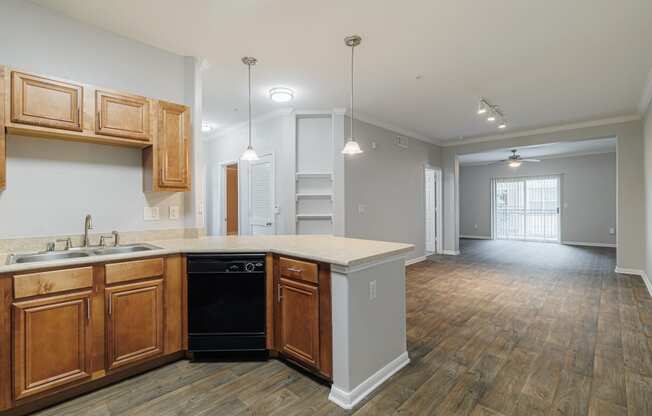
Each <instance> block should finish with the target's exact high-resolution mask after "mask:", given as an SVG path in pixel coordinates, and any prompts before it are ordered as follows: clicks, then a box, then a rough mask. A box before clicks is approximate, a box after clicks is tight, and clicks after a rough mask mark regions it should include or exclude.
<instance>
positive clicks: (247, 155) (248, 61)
mask: <svg viewBox="0 0 652 416" xmlns="http://www.w3.org/2000/svg"><path fill="white" fill-rule="evenodd" d="M256 62H258V61H257V60H256V58H252V57H251V56H245V57H244V58H242V63H243V64H245V65H247V67H248V69H249V145H248V146H247V148H246V149H245V151H244V153H242V156H240V159H241V160H247V161H254V160H258V155H257V154H256V151H255V150H254V148H253V147H252V146H251V67H252V66H254V65H256Z"/></svg>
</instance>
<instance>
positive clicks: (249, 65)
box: [247, 63, 251, 147]
mask: <svg viewBox="0 0 652 416" xmlns="http://www.w3.org/2000/svg"><path fill="white" fill-rule="evenodd" d="M247 66H248V67H249V147H251V63H249V64H247Z"/></svg>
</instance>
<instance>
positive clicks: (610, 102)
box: [35, 0, 652, 140]
mask: <svg viewBox="0 0 652 416" xmlns="http://www.w3.org/2000/svg"><path fill="white" fill-rule="evenodd" d="M35 2H36V3H39V4H41V5H45V6H47V7H50V8H53V9H57V10H59V11H62V12H63V13H66V14H68V15H71V16H73V17H75V18H77V19H80V20H83V21H86V22H89V23H91V24H94V25H97V26H100V27H103V28H106V29H108V30H111V31H113V32H116V33H119V34H121V35H124V36H127V37H130V38H133V39H137V40H140V41H142V42H145V43H148V44H151V45H154V46H157V47H160V48H163V49H166V50H169V51H172V52H175V53H177V54H181V55H188V56H197V57H201V58H205V59H206V60H207V61H208V63H209V65H210V68H209V69H208V71H207V73H206V79H205V83H204V85H205V87H206V89H205V104H204V108H205V112H206V118H207V119H210V120H212V121H214V122H217V123H219V124H220V125H221V127H226V126H229V125H232V124H234V123H237V122H241V121H243V120H245V119H246V97H247V93H246V67H245V66H244V65H243V64H242V63H241V62H240V58H241V57H242V56H244V55H252V56H255V57H257V58H258V59H259V64H258V65H257V66H256V67H255V72H254V82H255V88H256V91H255V94H256V95H255V98H256V101H255V113H256V114H258V115H262V114H264V113H268V112H270V111H273V110H275V109H278V108H281V106H282V105H280V104H276V103H273V102H272V101H270V100H269V99H268V98H267V97H266V91H267V90H268V89H269V88H270V87H272V86H288V87H291V88H293V89H295V90H296V99H295V100H294V102H293V103H292V105H293V106H294V107H296V108H301V109H330V108H334V107H346V106H347V103H348V98H347V94H348V69H349V67H348V65H349V59H350V58H349V57H350V52H349V50H348V49H347V48H346V47H345V46H344V44H343V38H344V37H345V36H346V35H349V34H352V33H357V34H360V35H362V37H363V42H362V45H361V46H360V47H359V48H358V49H357V50H356V53H357V59H358V61H357V63H358V83H357V92H358V94H359V95H358V100H357V101H358V105H359V107H360V112H361V113H362V114H363V115H366V116H367V117H368V118H371V119H376V120H382V121H383V122H385V123H387V124H391V125H393V126H396V127H400V128H403V129H405V130H409V131H412V132H415V133H417V134H416V135H417V136H418V137H419V138H427V139H433V140H437V139H439V140H445V139H451V138H459V137H460V136H461V137H475V136H484V135H491V134H495V133H497V131H496V128H495V127H494V126H493V125H489V124H487V123H486V122H485V121H483V120H481V119H480V118H479V117H478V116H476V115H475V110H476V105H477V101H478V98H479V97H481V96H482V97H486V98H488V99H489V100H491V101H492V102H494V103H496V104H499V105H500V106H501V108H502V110H503V111H504V112H505V114H506V116H507V117H508V119H509V121H510V126H509V131H517V130H527V129H532V128H537V127H544V126H550V125H558V124H566V123H573V122H580V121H587V120H595V119H601V118H606V117H616V116H624V115H632V114H635V113H636V112H637V110H638V107H639V103H640V102H641V97H642V95H643V92H644V89H645V87H646V84H647V82H648V74H649V73H650V69H651V68H652V48H651V47H650V39H652V1H650V0H620V1H614V0H573V1H568V0H548V1H538V2H534V1H523V0H499V1H477V0H448V1H443V0H404V1H384V2H379V1H378V0H356V1H351V0H346V1H345V0H332V1H328V2H323V1H308V0H284V1H274V0H237V1H226V0H221V1H220V0H186V1H178V0H157V1H155V0H140V1H134V0H112V1H105V0H36V1H35ZM418 75H419V76H420V79H417V76H418ZM236 108H237V109H239V111H234V109H236Z"/></svg>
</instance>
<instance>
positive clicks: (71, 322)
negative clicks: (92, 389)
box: [13, 291, 92, 400]
mask: <svg viewBox="0 0 652 416" xmlns="http://www.w3.org/2000/svg"><path fill="white" fill-rule="evenodd" d="M91 296H92V292H91V291H82V292H75V293H70V294H67V295H62V296H47V297H42V298H40V299H36V300H29V301H24V302H16V303H14V305H13V317H14V326H13V339H14V366H13V368H14V399H16V400H19V399H23V398H25V397H28V396H32V395H35V394H38V393H44V392H48V391H52V390H56V389H59V388H62V387H65V386H68V385H71V384H73V383H76V382H80V381H82V380H85V379H88V378H90V377H91V371H90V365H91V355H92V354H91V350H92V336H91V330H90V326H91V309H90V308H91Z"/></svg>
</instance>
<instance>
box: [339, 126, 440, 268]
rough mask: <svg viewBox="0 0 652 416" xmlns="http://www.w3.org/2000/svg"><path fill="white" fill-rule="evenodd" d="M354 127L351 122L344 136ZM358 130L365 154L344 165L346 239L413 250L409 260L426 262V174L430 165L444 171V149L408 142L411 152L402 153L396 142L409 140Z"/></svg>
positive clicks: (372, 129)
mask: <svg viewBox="0 0 652 416" xmlns="http://www.w3.org/2000/svg"><path fill="white" fill-rule="evenodd" d="M349 123H350V119H349V118H348V117H346V118H345V123H344V124H345V132H348V131H349ZM355 130H356V131H355V136H356V139H357V140H358V142H359V143H360V147H361V148H362V150H364V153H363V154H361V155H356V156H352V157H346V161H345V172H346V174H345V176H346V180H345V188H346V191H345V193H346V198H345V204H346V236H347V237H355V238H367V239H373V240H385V241H396V242H402V243H410V244H414V245H415V246H416V248H415V250H414V252H412V253H411V254H410V257H411V258H416V257H421V256H423V255H424V253H425V238H426V237H425V200H424V186H425V185H424V172H423V170H424V166H425V165H426V164H430V165H432V166H435V167H439V166H440V162H439V160H440V148H439V147H438V146H435V145H432V144H428V143H425V142H422V141H419V140H416V139H413V138H409V147H408V148H407V149H402V148H400V147H398V146H396V145H395V144H394V141H395V139H396V136H399V135H400V136H403V137H405V136H404V135H402V134H399V133H394V132H391V131H389V130H385V129H383V128H380V127H377V126H374V125H371V124H367V123H364V122H361V121H358V120H356V124H355ZM346 136H348V134H346ZM372 142H376V149H372V145H371V143H372ZM361 204H362V205H364V206H365V212H364V213H362V214H361V213H359V212H358V206H359V205H361Z"/></svg>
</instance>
